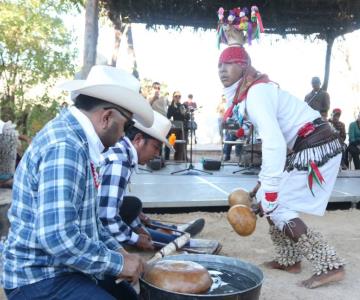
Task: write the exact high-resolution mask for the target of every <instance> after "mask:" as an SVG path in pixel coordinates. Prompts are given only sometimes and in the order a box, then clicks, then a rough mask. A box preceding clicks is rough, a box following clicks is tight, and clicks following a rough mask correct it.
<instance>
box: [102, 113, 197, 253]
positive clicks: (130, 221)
mask: <svg viewBox="0 0 360 300" xmlns="http://www.w3.org/2000/svg"><path fill="white" fill-rule="evenodd" d="M170 127H171V122H170V121H169V120H168V119H167V118H165V117H164V116H162V115H161V114H159V113H157V112H154V124H153V126H152V127H150V128H146V127H144V126H142V125H140V124H139V123H137V122H136V123H135V125H134V127H132V128H128V129H127V130H126V136H125V137H124V138H122V139H120V140H119V141H118V143H116V145H115V146H114V147H111V148H109V149H108V151H107V152H105V153H103V159H102V165H101V167H100V178H101V184H100V186H99V190H98V198H97V201H98V203H99V217H100V220H101V222H102V224H103V225H104V227H105V228H106V229H107V230H108V231H109V232H110V233H111V234H112V236H113V237H114V238H115V239H116V240H117V241H118V242H120V243H122V244H123V243H124V244H130V245H134V246H135V247H137V248H140V249H144V250H152V249H154V245H153V240H154V241H158V242H164V243H167V242H170V241H172V240H174V239H175V238H176V237H177V235H173V234H162V233H160V232H157V231H156V230H152V229H151V228H146V227H145V226H144V224H143V223H142V222H141V220H140V216H141V217H143V215H142V203H141V201H140V199H139V198H137V197H134V196H126V195H125V194H126V192H125V191H126V188H127V187H128V185H129V182H130V177H131V173H132V171H133V170H134V169H136V168H137V165H138V164H141V165H142V164H145V163H147V162H148V161H149V160H151V159H154V158H155V157H156V156H157V155H159V150H160V148H161V146H162V143H165V144H166V145H167V147H169V148H172V147H171V145H170V144H169V142H168V141H167V139H166V136H167V134H168V132H169V129H170ZM143 219H144V218H143ZM195 223H196V224H197V225H196V226H198V227H197V228H194V225H192V226H191V227H189V228H185V229H184V230H185V231H186V230H187V229H188V230H189V229H191V230H192V233H193V234H196V233H198V232H199V231H201V230H202V227H203V226H204V221H197V222H195ZM199 226H200V227H199ZM194 229H196V230H195V231H194Z"/></svg>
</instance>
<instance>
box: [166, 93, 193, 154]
mask: <svg viewBox="0 0 360 300" xmlns="http://www.w3.org/2000/svg"><path fill="white" fill-rule="evenodd" d="M167 118H168V119H169V120H172V121H173V125H174V126H173V128H172V129H171V131H170V134H171V133H175V134H176V139H177V140H184V141H187V130H188V128H187V121H188V115H187V113H186V108H185V106H184V104H182V103H181V93H180V92H179V91H175V92H174V93H173V98H172V101H171V104H170V105H169V108H168V111H167ZM175 123H177V124H175ZM179 127H182V128H183V131H182V130H181V129H180V128H179ZM174 148H175V154H174V160H184V159H185V157H186V156H185V152H186V151H185V150H186V145H184V144H182V143H177V144H175V146H174ZM169 158H170V148H169V147H165V160H169Z"/></svg>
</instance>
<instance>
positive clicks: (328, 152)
mask: <svg viewBox="0 0 360 300" xmlns="http://www.w3.org/2000/svg"><path fill="white" fill-rule="evenodd" d="M343 148H344V146H343V145H342V144H341V142H340V141H339V139H338V138H336V139H333V140H331V141H328V142H322V143H321V144H319V145H314V146H312V147H309V148H306V149H303V150H300V151H298V152H293V153H290V154H289V155H288V156H287V159H286V166H285V170H286V171H288V172H290V171H292V170H294V169H297V170H299V171H308V166H309V162H310V161H313V162H314V163H315V164H316V165H317V166H318V167H321V166H323V165H324V164H326V163H327V162H328V161H329V160H330V159H331V158H333V157H335V156H336V155H338V154H339V153H341V152H342V151H343V150H344V149H343Z"/></svg>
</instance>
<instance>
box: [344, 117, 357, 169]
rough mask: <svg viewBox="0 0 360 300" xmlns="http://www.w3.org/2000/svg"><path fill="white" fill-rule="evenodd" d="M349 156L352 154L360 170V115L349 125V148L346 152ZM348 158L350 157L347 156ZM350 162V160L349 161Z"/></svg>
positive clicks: (355, 164)
mask: <svg viewBox="0 0 360 300" xmlns="http://www.w3.org/2000/svg"><path fill="white" fill-rule="evenodd" d="M346 152H347V154H348V153H350V154H351V157H352V159H353V162H354V166H355V169H356V170H359V169H360V159H359V155H360V113H359V114H358V116H357V119H356V121H354V122H351V123H350V125H349V146H348V148H347V150H346ZM347 156H348V155H347ZM347 161H348V159H347Z"/></svg>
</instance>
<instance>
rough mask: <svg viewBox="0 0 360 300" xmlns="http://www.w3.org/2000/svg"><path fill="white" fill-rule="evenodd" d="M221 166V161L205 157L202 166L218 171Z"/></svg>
mask: <svg viewBox="0 0 360 300" xmlns="http://www.w3.org/2000/svg"><path fill="white" fill-rule="evenodd" d="M220 167H221V161H220V160H216V159H209V158H206V159H204V160H203V168H204V169H205V170H211V171H218V170H220Z"/></svg>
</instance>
